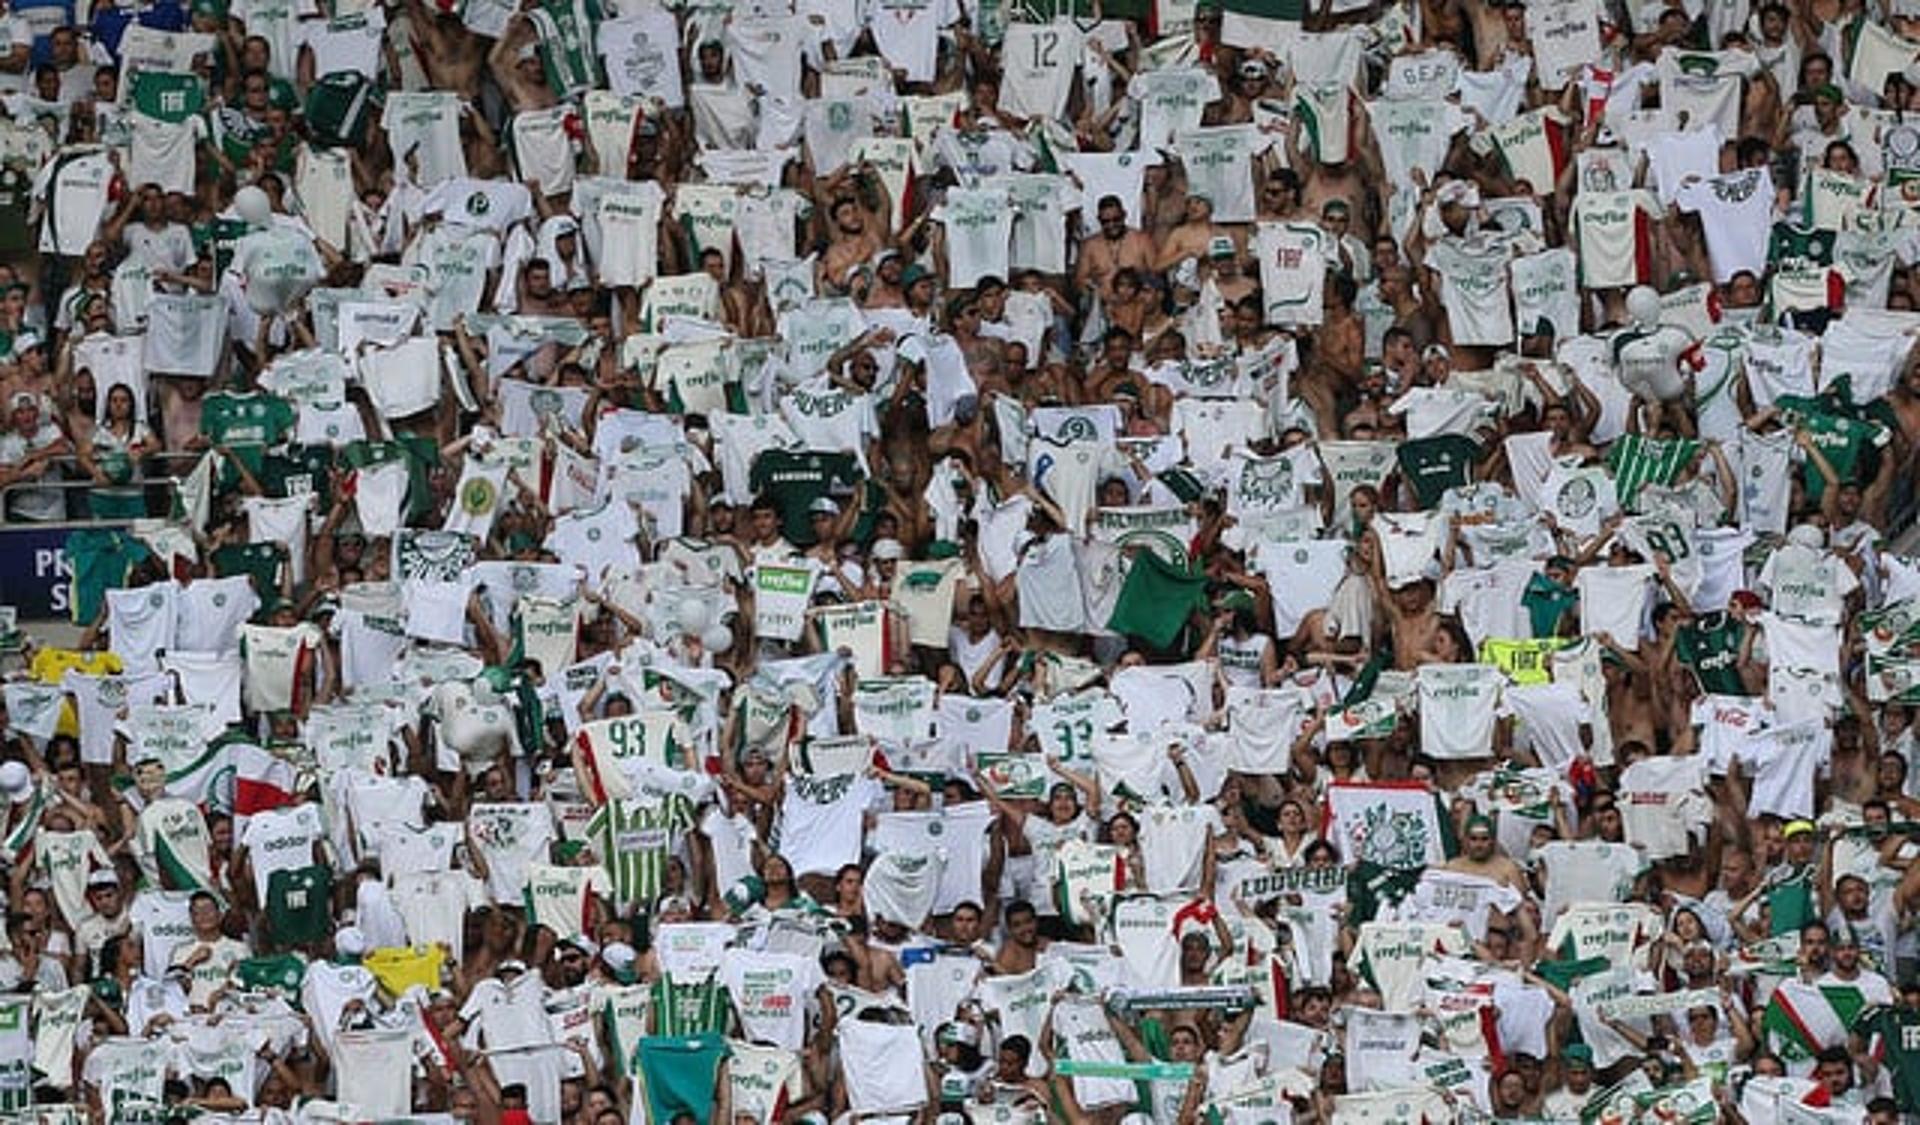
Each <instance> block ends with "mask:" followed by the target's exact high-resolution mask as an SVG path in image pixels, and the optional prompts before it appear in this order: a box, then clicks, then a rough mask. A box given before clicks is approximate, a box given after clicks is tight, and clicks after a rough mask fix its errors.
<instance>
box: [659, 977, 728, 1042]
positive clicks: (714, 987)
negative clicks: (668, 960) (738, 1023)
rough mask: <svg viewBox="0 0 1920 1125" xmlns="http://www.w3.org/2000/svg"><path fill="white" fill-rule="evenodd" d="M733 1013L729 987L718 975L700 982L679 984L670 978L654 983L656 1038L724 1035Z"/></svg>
mask: <svg viewBox="0 0 1920 1125" xmlns="http://www.w3.org/2000/svg"><path fill="white" fill-rule="evenodd" d="M732 1011H733V1005H732V1001H731V1000H729V999H728V998H727V986H726V985H724V984H721V983H720V974H718V973H714V974H712V975H711V976H709V977H707V979H706V980H703V981H700V982H698V983H691V984H679V983H676V982H675V981H674V979H673V978H672V977H671V976H669V975H667V974H664V973H663V974H661V976H660V979H659V980H656V981H654V982H653V1030H654V1034H656V1035H724V1034H726V1031H727V1022H728V1016H729V1015H730V1014H731V1013H732Z"/></svg>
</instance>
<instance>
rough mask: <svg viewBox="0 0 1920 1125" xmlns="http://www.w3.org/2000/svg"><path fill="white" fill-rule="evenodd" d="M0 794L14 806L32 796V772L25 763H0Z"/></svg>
mask: <svg viewBox="0 0 1920 1125" xmlns="http://www.w3.org/2000/svg"><path fill="white" fill-rule="evenodd" d="M0 793H4V794H5V795H6V797H7V800H9V801H12V802H13V803H14V804H16V805H17V804H19V803H20V802H22V801H24V800H26V799H27V798H29V797H31V796H33V771H32V770H29V769H28V768H27V764H26V763H25V762H0Z"/></svg>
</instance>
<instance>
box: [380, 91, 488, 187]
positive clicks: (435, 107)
mask: <svg viewBox="0 0 1920 1125" xmlns="http://www.w3.org/2000/svg"><path fill="white" fill-rule="evenodd" d="M465 112H467V107H466V105H465V104H464V103H463V102H461V100H460V96H459V95H458V94H453V93H448V92H446V91H440V90H434V91H421V92H414V93H393V94H389V95H388V96H387V104H386V108H385V109H383V110H382V111H381V114H380V127H381V128H382V129H384V130H386V133H387V144H388V146H389V147H390V148H391V149H392V150H393V159H394V163H396V164H399V165H402V166H405V165H406V163H407V162H408V161H409V160H412V161H414V162H415V164H416V171H415V174H414V176H413V177H412V179H413V182H414V183H415V184H417V185H419V186H420V187H423V188H431V187H433V186H434V185H436V184H438V183H440V182H441V181H442V180H449V179H460V178H463V177H465V176H466V174H467V156H466V152H465V150H464V149H462V148H461V146H460V115H461V114H463V113H465Z"/></svg>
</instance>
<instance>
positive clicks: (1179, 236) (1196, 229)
mask: <svg viewBox="0 0 1920 1125" xmlns="http://www.w3.org/2000/svg"><path fill="white" fill-rule="evenodd" d="M1227 233H1228V232H1227V230H1226V228H1224V227H1216V226H1214V224H1213V200H1211V199H1208V198H1207V197H1206V196H1204V195H1202V194H1200V193H1199V192H1197V191H1190V192H1188V193H1187V214H1186V218H1185V219H1183V220H1182V221H1181V223H1180V225H1179V226H1177V227H1174V228H1173V232H1172V233H1171V234H1169V235H1167V238H1166V241H1165V242H1163V243H1161V245H1160V252H1159V253H1158V254H1156V255H1155V256H1154V260H1153V264H1154V268H1155V269H1157V270H1160V271H1162V272H1164V271H1166V270H1170V269H1172V268H1173V267H1174V266H1176V265H1178V264H1180V262H1181V261H1183V260H1185V259H1187V258H1197V259H1199V260H1200V261H1203V262H1204V261H1206V260H1207V254H1208V251H1209V249H1210V248H1211V247H1212V245H1213V240H1214V237H1215V236H1216V235H1227ZM1236 245H1238V244H1237V243H1236Z"/></svg>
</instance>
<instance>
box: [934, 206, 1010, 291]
mask: <svg viewBox="0 0 1920 1125" xmlns="http://www.w3.org/2000/svg"><path fill="white" fill-rule="evenodd" d="M934 218H935V219H936V220H938V221H939V222H940V223H941V225H942V227H943V228H944V229H945V230H946V232H947V284H948V285H949V286H950V287H952V288H954V289H966V288H971V287H972V286H974V285H976V284H977V283H978V282H979V280H980V279H981V278H983V277H997V278H1001V279H1005V278H1006V276H1007V266H1008V258H1009V254H1010V251H1011V248H1012V243H1011V240H1012V237H1013V220H1014V213H1013V208H1012V206H1011V205H1010V204H1009V203H1008V200H1007V193H1006V192H1005V191H1002V190H1000V189H997V188H981V189H977V190H968V189H965V188H949V189H947V197H946V202H945V204H943V205H942V206H941V207H940V208H938V209H937V210H936V211H935V212H934Z"/></svg>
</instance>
